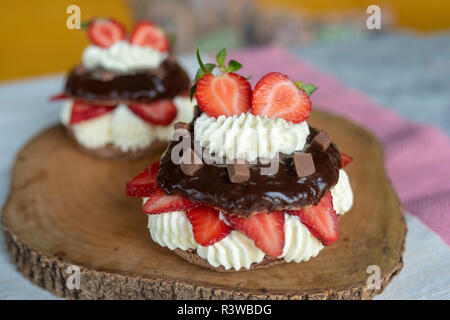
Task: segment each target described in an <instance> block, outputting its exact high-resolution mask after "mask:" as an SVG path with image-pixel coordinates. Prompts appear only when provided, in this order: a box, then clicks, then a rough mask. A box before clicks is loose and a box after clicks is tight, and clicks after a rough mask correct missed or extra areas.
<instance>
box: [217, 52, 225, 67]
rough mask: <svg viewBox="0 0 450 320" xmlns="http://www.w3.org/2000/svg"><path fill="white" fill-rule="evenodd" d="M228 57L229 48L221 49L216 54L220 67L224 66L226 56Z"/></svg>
mask: <svg viewBox="0 0 450 320" xmlns="http://www.w3.org/2000/svg"><path fill="white" fill-rule="evenodd" d="M226 57H227V49H225V48H223V49H222V50H220V51H219V53H218V54H217V56H216V61H217V64H218V65H219V68H223V67H224V66H225V58H226Z"/></svg>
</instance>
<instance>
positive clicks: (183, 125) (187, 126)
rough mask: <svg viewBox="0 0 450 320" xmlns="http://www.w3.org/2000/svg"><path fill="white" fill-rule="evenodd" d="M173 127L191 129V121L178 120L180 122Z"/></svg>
mask: <svg viewBox="0 0 450 320" xmlns="http://www.w3.org/2000/svg"><path fill="white" fill-rule="evenodd" d="M173 128H174V129H175V130H177V129H185V130H188V131H189V123H186V122H182V121H178V122H175V123H174V125H173Z"/></svg>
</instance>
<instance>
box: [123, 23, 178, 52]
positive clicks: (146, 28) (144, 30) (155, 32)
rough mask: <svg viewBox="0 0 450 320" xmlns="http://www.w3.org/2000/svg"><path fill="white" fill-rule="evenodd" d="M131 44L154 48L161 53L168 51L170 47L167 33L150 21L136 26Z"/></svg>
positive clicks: (131, 37)
mask: <svg viewBox="0 0 450 320" xmlns="http://www.w3.org/2000/svg"><path fill="white" fill-rule="evenodd" d="M130 43H131V44H135V45H138V46H142V47H146V46H148V47H152V48H153V49H156V50H159V51H161V52H166V51H168V50H169V47H170V41H169V38H168V37H167V35H166V33H165V32H164V31H163V30H162V29H161V28H160V27H158V26H157V25H155V24H153V23H151V22H149V21H142V22H139V23H138V24H136V25H135V27H134V29H133V31H132V33H131V36H130Z"/></svg>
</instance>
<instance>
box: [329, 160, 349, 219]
mask: <svg viewBox="0 0 450 320" xmlns="http://www.w3.org/2000/svg"><path fill="white" fill-rule="evenodd" d="M331 195H332V196H333V207H334V210H335V211H336V213H337V214H344V213H346V212H347V211H349V210H350V209H351V207H352V206H353V191H352V187H351V186H350V180H349V179H348V175H347V173H346V172H345V170H344V169H341V170H339V180H338V182H337V183H336V185H335V186H334V187H333V188H331Z"/></svg>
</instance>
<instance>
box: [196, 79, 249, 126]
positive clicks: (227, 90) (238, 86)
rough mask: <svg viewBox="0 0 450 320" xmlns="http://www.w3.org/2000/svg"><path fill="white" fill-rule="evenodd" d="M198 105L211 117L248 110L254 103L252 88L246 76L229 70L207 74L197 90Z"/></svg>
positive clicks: (198, 84)
mask: <svg viewBox="0 0 450 320" xmlns="http://www.w3.org/2000/svg"><path fill="white" fill-rule="evenodd" d="M195 97H196V98H197V103H198V106H199V107H200V108H201V109H202V110H203V111H204V112H206V113H207V114H208V115H210V116H211V117H216V118H217V117H219V116H221V115H225V116H227V117H229V116H234V115H239V114H241V113H243V112H247V111H248V110H249V109H250V106H251V104H252V88H251V86H250V83H249V82H248V81H247V79H245V78H244V77H242V76H240V75H238V74H236V73H234V72H227V73H224V74H221V75H218V76H215V75H213V74H212V73H207V74H205V75H204V76H203V77H202V78H201V79H200V80H199V81H198V83H197V88H196V90H195Z"/></svg>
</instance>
